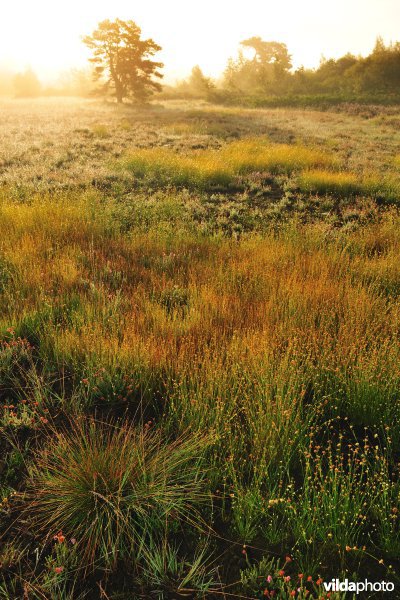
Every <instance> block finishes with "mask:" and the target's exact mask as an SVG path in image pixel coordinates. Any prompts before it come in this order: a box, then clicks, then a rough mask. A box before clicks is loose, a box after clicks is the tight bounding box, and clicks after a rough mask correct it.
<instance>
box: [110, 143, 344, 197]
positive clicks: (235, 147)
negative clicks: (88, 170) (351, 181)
mask: <svg viewBox="0 0 400 600" xmlns="http://www.w3.org/2000/svg"><path fill="white" fill-rule="evenodd" d="M335 164H336V161H335V160H334V158H333V157H332V156H331V155H329V154H327V153H326V152H325V153H324V152H321V151H319V150H314V149H312V148H308V147H305V146H301V145H289V144H271V143H270V142H268V141H267V140H265V139H263V138H249V139H244V140H240V141H238V142H231V143H229V144H226V145H225V146H223V147H222V149H221V150H203V151H196V152H191V153H190V154H187V155H182V154H178V153H176V152H174V151H173V150H171V149H169V148H143V149H137V150H132V151H131V152H129V153H127V155H126V157H125V158H124V159H123V160H122V165H123V166H124V167H125V168H126V169H128V170H129V171H130V172H132V173H133V174H134V175H135V176H136V177H138V178H140V179H143V178H145V179H146V178H150V179H152V180H155V181H158V182H159V183H171V184H174V185H183V186H194V187H207V186H208V185H227V184H229V183H230V182H232V181H233V180H234V178H235V177H237V176H238V175H244V174H248V173H253V172H267V173H274V174H276V173H287V174H289V173H292V172H294V171H299V170H302V169H305V168H310V167H328V166H330V167H332V166H334V165H335Z"/></svg>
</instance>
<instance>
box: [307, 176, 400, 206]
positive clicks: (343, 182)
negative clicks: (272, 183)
mask: <svg viewBox="0 0 400 600" xmlns="http://www.w3.org/2000/svg"><path fill="white" fill-rule="evenodd" d="M297 181H298V185H299V188H300V190H301V191H303V192H307V193H316V194H332V195H333V196H337V197H340V198H346V197H349V196H356V195H357V196H361V195H362V196H368V197H382V198H383V199H385V200H387V201H395V200H398V199H399V198H400V187H399V185H398V184H397V183H396V182H395V181H391V180H389V179H378V178H375V177H373V176H371V177H361V176H358V175H356V174H355V173H351V172H347V171H339V172H334V171H328V170H321V169H317V170H308V171H304V172H303V173H301V175H300V176H299V177H298V180H297Z"/></svg>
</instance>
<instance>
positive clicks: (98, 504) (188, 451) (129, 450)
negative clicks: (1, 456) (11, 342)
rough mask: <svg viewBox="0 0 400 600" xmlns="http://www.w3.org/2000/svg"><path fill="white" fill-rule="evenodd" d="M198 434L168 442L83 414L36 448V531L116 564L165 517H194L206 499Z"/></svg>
mask: <svg viewBox="0 0 400 600" xmlns="http://www.w3.org/2000/svg"><path fill="white" fill-rule="evenodd" d="M203 445H204V441H201V440H200V438H199V437H195V438H193V437H192V438H191V439H189V438H187V437H186V438H179V439H177V440H176V441H174V442H170V443H166V442H163V441H162V440H161V437H160V435H159V434H158V433H157V432H155V433H153V432H150V431H149V430H148V429H146V428H139V427H131V426H129V424H128V423H123V424H122V425H116V424H110V423H108V424H105V423H102V422H97V421H95V420H90V421H85V420H83V419H82V418H81V419H79V418H76V419H74V420H71V421H70V423H69V425H68V428H65V429H59V430H58V431H57V432H54V437H53V439H51V440H50V441H49V442H48V444H47V445H46V446H45V447H44V448H43V449H41V450H40V452H38V453H37V455H36V457H35V460H34V462H33V464H32V466H31V470H30V478H29V482H28V500H27V505H26V509H25V510H26V515H27V516H28V515H29V518H30V519H31V520H32V521H33V523H34V527H35V532H36V533H38V532H42V533H43V534H44V535H45V536H47V535H51V536H54V535H56V534H57V532H58V531H62V532H63V535H64V536H68V537H69V538H73V539H75V540H76V544H77V548H79V551H80V553H81V556H82V560H83V562H84V564H85V565H86V566H90V565H94V564H95V563H96V564H106V565H109V566H111V565H115V564H116V562H117V560H118V559H119V558H123V557H127V556H132V552H133V549H135V550H136V552H139V551H140V548H141V547H142V545H143V544H145V543H146V536H148V535H149V534H157V532H158V531H161V530H163V529H164V528H165V522H166V521H167V522H168V521H174V522H175V523H179V522H180V521H182V520H186V521H190V522H192V523H195V522H196V509H195V506H196V504H197V503H198V502H200V501H204V499H205V495H204V491H203V477H204V470H203V467H202V460H201V452H202V447H203Z"/></svg>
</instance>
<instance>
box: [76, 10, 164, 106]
mask: <svg viewBox="0 0 400 600" xmlns="http://www.w3.org/2000/svg"><path fill="white" fill-rule="evenodd" d="M141 34H142V32H141V30H140V27H138V26H137V25H136V23H134V22H133V21H121V19H116V20H115V21H110V20H108V19H107V20H106V21H102V22H101V23H99V25H98V27H97V29H96V30H95V31H94V32H93V33H92V35H88V36H86V37H84V38H83V42H84V44H86V45H87V46H88V47H89V48H90V49H91V50H92V52H93V56H92V58H90V59H89V60H90V61H91V62H92V63H93V64H94V65H95V70H94V71H95V79H97V80H103V79H104V78H105V83H104V86H103V87H104V89H109V88H113V89H114V92H115V96H116V98H117V102H119V103H120V102H122V101H123V99H124V98H126V97H128V96H130V95H132V96H133V97H134V99H135V100H137V101H144V100H146V98H147V97H148V96H149V95H150V94H151V93H152V92H154V91H156V90H160V89H161V85H160V83H159V82H158V81H157V80H155V79H154V77H155V78H158V79H161V78H162V77H163V75H162V73H160V71H159V70H158V69H161V68H162V67H163V66H164V65H163V64H162V63H160V62H156V61H154V60H151V57H153V56H154V54H156V53H157V52H159V51H160V50H161V47H160V46H159V45H158V44H156V43H155V42H154V41H153V40H152V39H148V40H142V39H141Z"/></svg>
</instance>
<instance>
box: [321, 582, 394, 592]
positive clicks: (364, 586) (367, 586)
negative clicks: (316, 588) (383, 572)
mask: <svg viewBox="0 0 400 600" xmlns="http://www.w3.org/2000/svg"><path fill="white" fill-rule="evenodd" d="M324 587H325V591H326V592H355V593H356V594H360V593H361V592H393V590H394V583H392V582H391V581H375V582H372V581H368V580H367V579H365V580H364V581H349V580H348V579H345V580H344V581H340V580H339V579H332V580H331V581H324Z"/></svg>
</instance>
